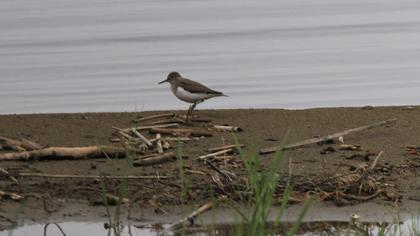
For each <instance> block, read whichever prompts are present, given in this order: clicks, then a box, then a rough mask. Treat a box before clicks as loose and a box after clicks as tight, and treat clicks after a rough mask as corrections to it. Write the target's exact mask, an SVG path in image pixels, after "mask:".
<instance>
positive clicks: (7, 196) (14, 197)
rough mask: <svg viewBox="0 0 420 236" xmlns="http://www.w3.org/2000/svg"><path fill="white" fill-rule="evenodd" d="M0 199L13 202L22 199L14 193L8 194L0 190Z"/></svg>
mask: <svg viewBox="0 0 420 236" xmlns="http://www.w3.org/2000/svg"><path fill="white" fill-rule="evenodd" d="M0 199H12V200H14V201H19V200H22V199H23V197H22V196H20V195H18V194H16V193H9V192H4V191H1V190H0Z"/></svg>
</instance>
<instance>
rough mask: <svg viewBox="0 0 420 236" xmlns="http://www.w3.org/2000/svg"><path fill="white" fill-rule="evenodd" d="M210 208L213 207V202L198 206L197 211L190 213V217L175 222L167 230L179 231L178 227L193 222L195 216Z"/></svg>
mask: <svg viewBox="0 0 420 236" xmlns="http://www.w3.org/2000/svg"><path fill="white" fill-rule="evenodd" d="M212 207H213V202H208V203H206V204H204V205H202V206H200V207H199V208H198V209H197V210H195V211H193V212H192V213H191V214H190V215H188V216H187V217H184V218H182V219H180V220H179V221H177V222H175V223H173V224H171V225H170V226H169V229H172V230H174V229H179V228H180V227H182V225H184V224H185V223H188V222H193V221H194V219H195V218H196V217H197V216H199V215H201V214H203V213H204V212H206V211H208V210H210V209H211V208H212Z"/></svg>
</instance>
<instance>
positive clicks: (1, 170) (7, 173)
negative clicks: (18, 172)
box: [0, 167, 19, 184]
mask: <svg viewBox="0 0 420 236" xmlns="http://www.w3.org/2000/svg"><path fill="white" fill-rule="evenodd" d="M0 172H2V173H3V174H5V175H8V176H9V179H10V180H12V181H13V182H15V183H16V184H19V182H18V181H17V179H15V177H13V176H10V174H9V172H8V171H7V170H5V169H3V168H1V167H0Z"/></svg>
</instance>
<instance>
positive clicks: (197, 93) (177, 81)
mask: <svg viewBox="0 0 420 236" xmlns="http://www.w3.org/2000/svg"><path fill="white" fill-rule="evenodd" d="M165 82H169V83H170V84H171V90H172V92H173V93H174V95H175V96H176V97H177V98H179V99H180V100H182V101H184V102H188V103H192V104H191V106H190V108H189V109H188V112H187V117H186V119H185V120H186V122H188V116H189V115H190V114H191V112H192V111H193V110H194V108H195V106H197V104H199V103H201V102H204V101H205V100H207V99H209V98H213V97H220V96H226V95H224V94H223V93H222V92H219V91H215V90H213V89H210V88H208V87H206V86H204V85H202V84H200V83H198V82H195V81H192V80H189V79H186V78H183V77H182V76H181V75H180V74H179V73H178V72H175V71H174V72H171V73H169V75H168V77H167V78H166V80H164V81H161V82H159V84H162V83H165Z"/></svg>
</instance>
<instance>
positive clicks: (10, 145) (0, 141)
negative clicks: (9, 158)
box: [0, 136, 42, 151]
mask: <svg viewBox="0 0 420 236" xmlns="http://www.w3.org/2000/svg"><path fill="white" fill-rule="evenodd" d="M41 148H42V146H41V145H40V144H37V143H35V142H32V141H29V140H27V139H21V140H16V139H11V138H6V137H2V136H0V149H10V150H15V151H31V150H37V149H41Z"/></svg>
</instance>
